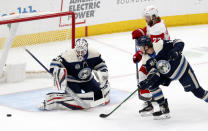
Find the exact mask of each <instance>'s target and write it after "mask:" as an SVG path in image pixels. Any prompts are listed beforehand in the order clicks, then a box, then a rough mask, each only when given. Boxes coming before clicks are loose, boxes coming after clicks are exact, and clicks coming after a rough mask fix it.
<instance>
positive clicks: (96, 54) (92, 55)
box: [88, 48, 100, 58]
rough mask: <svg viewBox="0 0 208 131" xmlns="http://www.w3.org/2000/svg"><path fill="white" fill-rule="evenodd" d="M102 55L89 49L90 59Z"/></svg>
mask: <svg viewBox="0 0 208 131" xmlns="http://www.w3.org/2000/svg"><path fill="white" fill-rule="evenodd" d="M99 56H100V53H99V52H98V51H97V50H95V49H93V48H88V58H94V57H99Z"/></svg>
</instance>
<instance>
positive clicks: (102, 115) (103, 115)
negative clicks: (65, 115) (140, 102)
mask: <svg viewBox="0 0 208 131" xmlns="http://www.w3.org/2000/svg"><path fill="white" fill-rule="evenodd" d="M135 52H136V53H137V45H136V41H135ZM136 79H137V83H138V82H139V74H138V62H136ZM137 91H138V88H137V89H136V90H135V91H134V92H132V93H131V94H130V95H129V96H128V97H127V98H126V99H125V100H123V101H122V102H121V104H119V105H118V106H117V107H116V108H115V109H113V110H112V111H111V112H110V113H108V114H100V117H102V118H106V117H108V116H109V115H111V114H112V113H113V112H114V111H116V110H117V109H118V108H119V107H120V106H121V105H122V104H123V103H124V102H126V101H127V100H128V99H129V98H130V97H131V96H132V95H133V94H134V93H136V92H137Z"/></svg>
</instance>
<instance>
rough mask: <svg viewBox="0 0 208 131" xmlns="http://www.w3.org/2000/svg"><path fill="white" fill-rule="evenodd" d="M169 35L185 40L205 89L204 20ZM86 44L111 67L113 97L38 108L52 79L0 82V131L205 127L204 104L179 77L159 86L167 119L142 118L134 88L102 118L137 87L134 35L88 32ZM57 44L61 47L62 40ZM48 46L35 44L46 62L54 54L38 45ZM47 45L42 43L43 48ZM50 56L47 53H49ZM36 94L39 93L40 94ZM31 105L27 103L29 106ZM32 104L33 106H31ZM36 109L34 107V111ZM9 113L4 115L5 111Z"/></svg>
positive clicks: (207, 112) (207, 111) (207, 108)
mask: <svg viewBox="0 0 208 131" xmlns="http://www.w3.org/2000/svg"><path fill="white" fill-rule="evenodd" d="M168 30H169V33H170V36H171V39H176V38H180V39H182V40H183V41H184V42H185V48H184V54H185V55H186V57H187V59H188V61H189V62H190V63H191V65H192V67H193V69H194V71H195V73H196V75H197V78H198V80H199V82H200V84H201V86H202V87H203V88H205V89H207V90H208V86H207V85H208V81H207V79H206V77H207V72H208V68H207V67H208V59H207V58H208V53H207V52H208V39H207V36H208V25H197V26H185V27H174V28H168ZM87 40H88V42H89V44H90V46H92V47H93V48H96V49H97V50H98V51H99V52H100V53H101V54H102V57H103V58H104V59H105V61H106V64H107V66H108V68H109V75H110V84H111V87H112V88H113V90H112V92H111V93H112V96H111V101H112V103H111V104H109V105H108V106H105V107H101V106H100V107H97V108H93V109H90V110H86V111H52V112H40V111H37V110H36V109H35V105H36V104H37V103H38V101H41V100H42V99H43V96H44V93H46V92H47V91H49V90H50V89H49V87H51V86H52V80H51V79H49V78H48V79H47V78H39V79H27V80H25V81H24V82H20V83H7V84H5V83H4V84H0V105H1V106H0V123H1V124H0V129H1V130H2V131H14V130H18V131H28V130H30V131H44V130H48V131H49V130H50V131H55V130H63V131H65V130H69V131H82V130H85V131H96V130H99V131H111V130H112V131H127V130H128V131H138V130H139V131H153V130H154V131H181V130H189V131H195V130H206V128H207V124H208V104H207V103H205V102H204V101H202V100H199V99H197V98H195V97H194V96H193V94H191V93H186V92H184V90H183V87H182V86H181V85H180V83H179V82H177V81H175V82H172V83H171V85H170V86H169V87H163V88H162V90H163V93H164V95H165V97H167V98H168V101H169V106H170V111H171V116H172V118H171V119H169V120H162V121H154V120H152V117H148V118H141V117H140V116H139V114H138V110H139V106H140V105H141V104H142V102H141V101H139V100H138V98H137V95H136V94H135V95H134V96H133V97H132V98H131V99H129V100H128V101H127V102H126V103H125V104H123V105H122V106H121V107H120V108H119V109H118V110H117V111H116V112H114V113H113V114H112V115H111V116H110V117H108V118H106V119H102V118H99V114H100V113H108V112H110V111H111V110H112V109H113V108H115V107H116V106H117V105H118V104H119V103H120V102H121V101H122V100H123V99H124V98H126V97H127V96H128V95H129V94H130V93H131V92H133V91H134V90H135V89H136V88H137V87H136V75H135V64H133V63H132V55H133V54H134V51H135V49H134V46H135V45H134V44H135V43H134V41H133V40H132V39H131V32H124V33H115V34H107V35H100V36H93V37H88V38H87ZM54 45H56V46H55V47H56V48H55V49H56V50H60V52H61V51H62V50H64V49H65V48H64V46H63V48H62V47H60V46H59V45H60V43H54ZM41 46H44V48H47V49H48V50H47V51H44V52H43V51H41V50H40V49H37V50H33V52H34V54H40V59H41V61H43V63H44V64H46V65H48V64H49V62H50V60H51V59H52V58H53V57H55V56H56V55H58V53H57V54H53V53H52V52H53V50H54V48H52V47H51V44H50V45H47V44H46V45H41ZM44 50H45V49H44ZM48 57H50V58H48ZM25 59H26V61H29V63H30V64H32V65H34V66H33V68H35V69H41V67H40V66H39V65H38V64H33V63H35V62H34V60H33V59H32V58H31V57H29V56H28V57H27V58H25ZM38 95H39V97H38ZM30 105H31V106H30ZM31 109H32V110H31ZM34 110H36V111H34ZM8 113H10V114H12V117H6V114H8Z"/></svg>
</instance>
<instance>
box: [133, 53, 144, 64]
mask: <svg viewBox="0 0 208 131" xmlns="http://www.w3.org/2000/svg"><path fill="white" fill-rule="evenodd" d="M142 55H143V51H141V50H138V51H137V53H136V54H134V56H133V62H134V63H136V62H140V61H141V59H142Z"/></svg>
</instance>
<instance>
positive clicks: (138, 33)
mask: <svg viewBox="0 0 208 131" xmlns="http://www.w3.org/2000/svg"><path fill="white" fill-rule="evenodd" d="M144 35H145V33H144V31H143V29H141V28H139V29H136V30H134V31H133V32H132V39H138V38H140V37H142V36H144Z"/></svg>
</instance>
